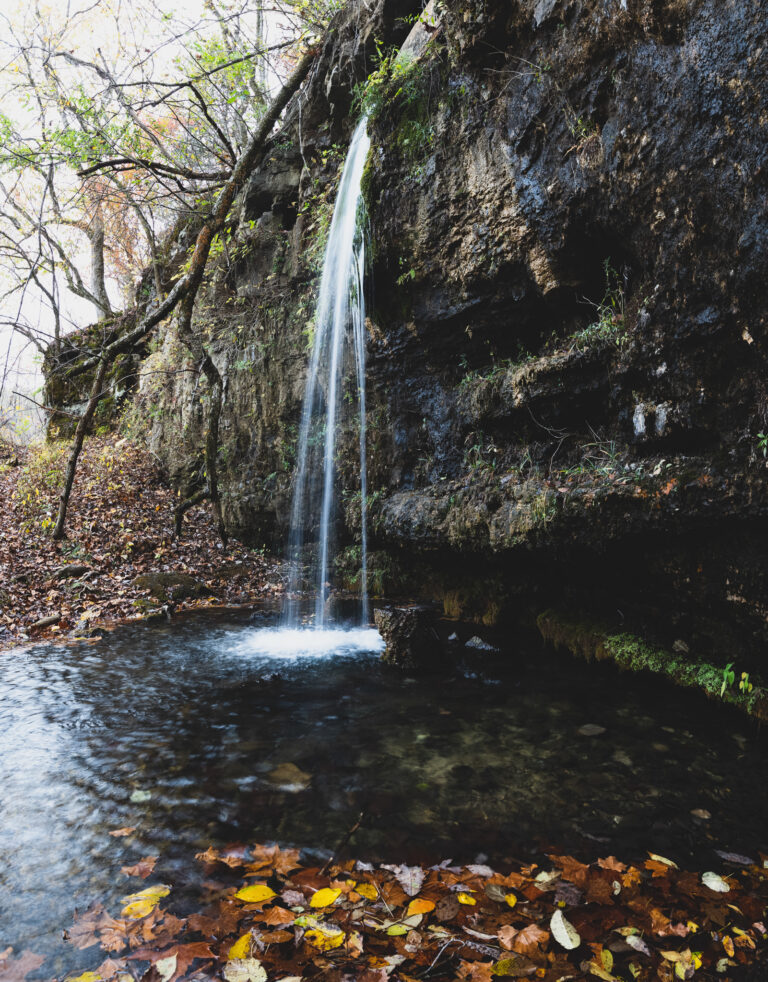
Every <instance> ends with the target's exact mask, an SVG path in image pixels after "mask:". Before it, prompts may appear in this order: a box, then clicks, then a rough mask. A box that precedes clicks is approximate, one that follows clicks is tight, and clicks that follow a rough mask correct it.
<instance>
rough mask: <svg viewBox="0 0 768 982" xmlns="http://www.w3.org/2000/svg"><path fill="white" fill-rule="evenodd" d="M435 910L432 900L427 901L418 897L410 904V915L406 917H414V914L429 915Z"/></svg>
mask: <svg viewBox="0 0 768 982" xmlns="http://www.w3.org/2000/svg"><path fill="white" fill-rule="evenodd" d="M434 909H435V905H434V903H433V902H432V901H431V900H425V899H424V898H423V897H416V898H415V899H413V900H412V901H411V902H410V903H409V904H408V913H407V914H406V917H412V916H413V915H414V914H429V913H430V911H433V910H434Z"/></svg>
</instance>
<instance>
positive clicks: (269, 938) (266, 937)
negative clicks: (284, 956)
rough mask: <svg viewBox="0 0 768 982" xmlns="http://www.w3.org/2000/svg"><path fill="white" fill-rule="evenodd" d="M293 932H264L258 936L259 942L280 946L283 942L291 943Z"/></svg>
mask: <svg viewBox="0 0 768 982" xmlns="http://www.w3.org/2000/svg"><path fill="white" fill-rule="evenodd" d="M293 939H294V934H293V931H266V932H265V933H264V934H261V935H259V940H260V941H263V942H264V944H282V943H283V942H284V941H293Z"/></svg>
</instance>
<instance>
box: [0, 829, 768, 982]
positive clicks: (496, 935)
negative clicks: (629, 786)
mask: <svg viewBox="0 0 768 982" xmlns="http://www.w3.org/2000/svg"><path fill="white" fill-rule="evenodd" d="M131 831H132V830H130V829H127V830H125V829H120V830H117V831H116V833H115V834H130V832H131ZM723 856H724V865H725V867H727V869H726V870H725V871H724V875H720V874H717V873H714V872H706V873H703V874H700V873H693V872H683V871H681V870H679V869H678V868H677V866H676V865H675V863H674V862H672V861H671V860H669V859H667V858H665V857H663V856H656V855H650V856H649V858H648V859H647V860H646V861H645V862H644V863H641V864H638V865H627V864H625V863H623V862H620V861H619V860H618V859H616V858H615V857H613V856H610V857H607V858H604V859H599V860H597V861H596V862H594V863H591V864H586V863H582V862H579V861H578V860H576V859H574V858H573V857H571V856H557V855H551V856H549V858H548V861H547V862H545V863H543V864H542V865H536V864H533V865H530V866H523V867H519V868H517V869H515V870H512V871H510V872H507V873H506V874H504V873H499V872H496V871H495V870H493V869H491V868H489V867H487V866H485V865H470V866H462V867H458V866H452V865H451V864H450V861H446V862H445V863H443V864H441V865H439V866H435V867H431V868H429V869H424V868H421V867H419V866H397V865H379V866H374V865H371V864H369V863H363V862H355V861H353V860H350V861H348V862H342V863H339V864H336V865H333V866H331V867H330V868H329V869H327V870H326V869H319V868H316V867H307V866H305V865H303V864H302V863H301V861H300V854H299V852H298V850H295V849H280V848H279V847H278V846H276V845H257V846H253V847H252V848H246V847H242V846H237V847H232V848H229V849H225V850H222V851H218V850H216V849H213V848H210V849H208V850H207V852H205V853H201V854H200V855H199V856H198V857H197V858H198V860H200V861H201V862H202V863H204V864H205V868H204V872H205V877H206V878H205V882H204V886H205V888H206V889H207V890H208V903H207V905H206V906H205V907H204V909H203V910H200V911H197V912H194V913H189V914H187V915H186V916H183V917H182V916H177V914H174V913H172V912H171V911H170V909H169V908H168V906H166V905H167V904H168V903H169V901H172V898H173V892H172V889H171V887H170V886H168V885H166V884H157V885H154V886H150V887H147V888H145V889H142V890H138V891H136V892H133V893H126V896H125V897H124V900H123V904H124V906H123V907H122V909H121V911H119V912H115V914H114V915H113V914H110V913H109V912H107V911H106V910H105V909H104V908H103V907H102V906H96V907H94V908H92V909H91V910H88V911H86V912H84V913H83V914H81V915H79V916H78V917H77V918H76V920H75V923H74V925H73V926H72V927H71V928H70V930H69V931H68V932H67V935H66V936H67V939H68V940H69V942H70V943H71V944H73V945H75V946H76V947H78V948H80V949H86V948H90V947H95V946H96V945H99V946H100V947H101V949H102V950H103V952H104V954H105V958H104V960H103V962H102V964H101V965H100V967H99V968H98V969H96V971H95V972H92V973H86V974H84V975H81V976H79V977H78V980H77V982H98V980H105V982H106V980H116V982H123V980H128V979H130V978H138V977H142V978H144V979H146V980H148V982H176V980H177V979H185V978H189V979H193V978H194V979H198V980H202V979H212V978H223V979H225V980H226V982H249V980H250V982H264V980H266V979H276V980H279V979H283V980H285V982H288V980H289V979H290V980H292V982H298V980H299V979H324V980H329V982H332V980H338V982H344V980H353V979H357V980H362V982H387V980H392V982H415V980H417V979H426V978H429V979H434V980H448V979H458V980H466V982H492V980H494V979H498V978H505V977H507V978H532V979H541V980H543V982H556V980H566V979H585V980H586V979H595V978H596V979H604V980H607V982H612V980H619V979H630V978H634V979H638V980H643V982H646V980H653V979H661V980H664V982H673V980H675V979H709V978H719V979H724V980H725V979H737V978H740V977H743V975H742V973H743V970H744V969H745V968H746V967H747V966H753V967H754V966H757V965H758V964H761V963H762V960H763V959H764V958H765V954H766V950H767V945H766V941H768V935H767V934H766V928H765V923H764V917H765V907H766V903H768V858H767V857H761V859H760V862H754V861H752V860H751V859H750V858H749V857H745V856H736V855H731V854H723ZM142 863H148V864H149V867H150V868H151V867H153V866H154V862H153V857H147V860H144V861H142ZM139 867H142V864H139ZM124 872H125V873H135V874H136V875H139V876H144V875H145V872H146V869H145V868H144V867H142V868H137V869H136V870H135V871H134V870H124ZM233 875H236V876H237V877H238V878H239V880H240V882H238V883H231V882H228V881H231V879H232V876H233ZM6 957H7V958H8V959H10V958H11V956H10V955H9V954H7V955H6ZM30 957H32V956H30V953H28V952H27V953H24V954H23V955H22V956H20V959H19V961H18V963H17V964H18V966H19V968H21V966H22V963H23V959H25V958H26V959H27V962H26V966H29V965H30V961H29V959H30ZM2 964H3V963H2V962H0V978H5V977H6V976H4V975H3V969H2ZM8 964H9V965H10V964H11V962H10V961H9V962H8ZM19 977H21V976H19Z"/></svg>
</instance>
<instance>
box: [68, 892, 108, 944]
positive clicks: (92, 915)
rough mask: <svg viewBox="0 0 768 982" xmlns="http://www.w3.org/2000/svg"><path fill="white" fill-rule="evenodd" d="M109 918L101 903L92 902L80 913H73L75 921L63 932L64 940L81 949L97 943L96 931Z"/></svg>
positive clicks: (106, 922)
mask: <svg viewBox="0 0 768 982" xmlns="http://www.w3.org/2000/svg"><path fill="white" fill-rule="evenodd" d="M111 920H112V918H111V917H110V916H109V914H107V912H106V910H105V909H104V907H103V905H102V904H94V905H93V907H90V908H89V909H88V910H86V911H83V913H82V914H78V913H77V912H76V913H75V923H74V924H73V925H72V927H71V928H69V930H68V931H66V932H65V936H64V940H65V941H69V943H70V944H73V945H74V946H75V947H76V948H78V949H79V950H80V951H83V950H84V949H85V948H90V947H91V946H92V945H95V944H98V943H99V936H98V932H99V931H100V930H101V928H102V927H104V926H105V925H106V924H108V923H109V921H111Z"/></svg>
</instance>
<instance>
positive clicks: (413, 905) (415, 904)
mask: <svg viewBox="0 0 768 982" xmlns="http://www.w3.org/2000/svg"><path fill="white" fill-rule="evenodd" d="M358 893H359V891H358ZM434 909H435V903H434V901H433V900H426V899H425V898H423V897H417V898H416V899H415V900H412V901H411V902H410V903H409V904H408V914H407V916H408V917H410V916H411V915H412V914H429V913H431V912H432V911H433V910H434Z"/></svg>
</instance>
